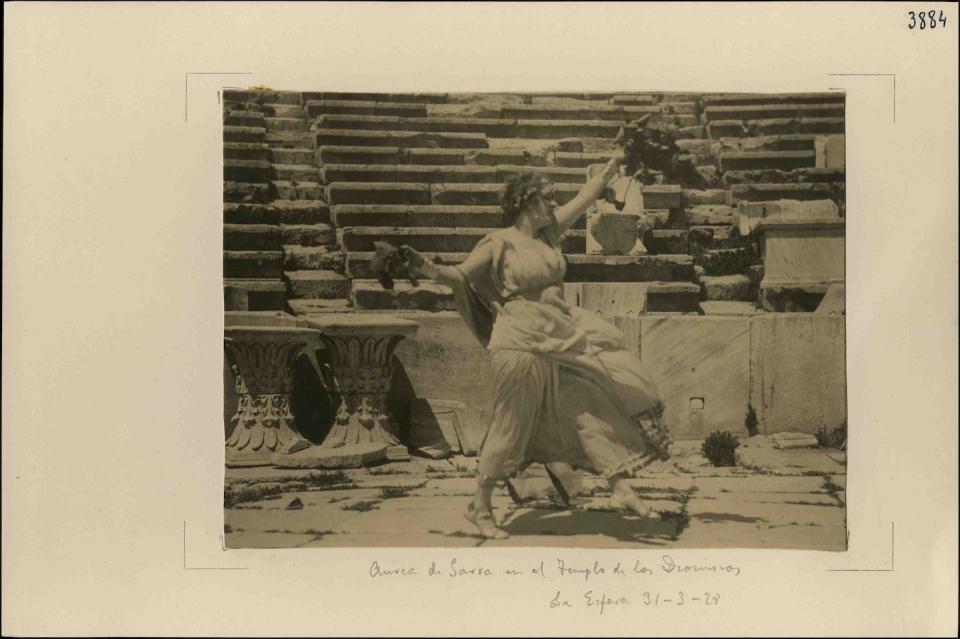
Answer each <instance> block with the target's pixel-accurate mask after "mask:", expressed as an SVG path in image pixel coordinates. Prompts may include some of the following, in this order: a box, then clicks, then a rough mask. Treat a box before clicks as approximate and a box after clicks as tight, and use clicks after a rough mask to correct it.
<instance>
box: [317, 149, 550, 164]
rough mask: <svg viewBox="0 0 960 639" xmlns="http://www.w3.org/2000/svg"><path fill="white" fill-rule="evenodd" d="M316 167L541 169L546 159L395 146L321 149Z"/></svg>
mask: <svg viewBox="0 0 960 639" xmlns="http://www.w3.org/2000/svg"><path fill="white" fill-rule="evenodd" d="M317 162H318V163H320V164H359V165H376V164H388V165H396V164H428V165H444V166H450V165H456V166H460V165H469V166H473V165H483V166H490V165H496V164H508V165H515V166H516V165H524V166H542V165H544V164H546V160H545V159H544V157H543V156H541V155H534V154H532V153H530V152H528V151H523V150H520V149H487V148H483V149H439V148H405V147H398V146H335V145H334V146H331V145H327V146H321V147H319V149H318V150H317Z"/></svg>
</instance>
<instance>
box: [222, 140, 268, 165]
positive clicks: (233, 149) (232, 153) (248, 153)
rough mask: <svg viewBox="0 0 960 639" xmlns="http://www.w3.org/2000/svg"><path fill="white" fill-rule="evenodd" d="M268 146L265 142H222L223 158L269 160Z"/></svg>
mask: <svg viewBox="0 0 960 639" xmlns="http://www.w3.org/2000/svg"><path fill="white" fill-rule="evenodd" d="M270 158H271V154H270V147H269V146H268V145H267V144H266V143H265V142H224V143H223V159H224V160H261V161H264V162H269V161H270Z"/></svg>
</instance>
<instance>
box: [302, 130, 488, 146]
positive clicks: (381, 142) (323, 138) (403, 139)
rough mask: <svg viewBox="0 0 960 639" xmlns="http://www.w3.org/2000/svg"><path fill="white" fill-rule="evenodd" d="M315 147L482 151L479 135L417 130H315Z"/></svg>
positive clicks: (483, 140) (484, 140) (483, 141)
mask: <svg viewBox="0 0 960 639" xmlns="http://www.w3.org/2000/svg"><path fill="white" fill-rule="evenodd" d="M313 135H314V137H315V141H316V146H317V147H321V146H326V145H333V146H379V147H383V146H396V147H420V148H442V149H485V148H487V146H488V144H487V136H485V135H483V134H482V133H424V132H418V131H375V130H374V131H371V130H359V129H318V130H317V131H315V132H314V133H313Z"/></svg>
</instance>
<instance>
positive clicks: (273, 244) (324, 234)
mask: <svg viewBox="0 0 960 639" xmlns="http://www.w3.org/2000/svg"><path fill="white" fill-rule="evenodd" d="M335 242H336V231H335V230H334V228H333V227H331V226H330V225H329V224H224V225H223V248H224V250H227V251H280V250H281V248H282V246H283V245H284V244H300V245H302V246H324V245H329V244H333V243H335Z"/></svg>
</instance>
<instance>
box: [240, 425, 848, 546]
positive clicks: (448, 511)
mask: <svg viewBox="0 0 960 639" xmlns="http://www.w3.org/2000/svg"><path fill="white" fill-rule="evenodd" d="M754 439H756V438H754ZM747 441H748V442H749V441H750V440H747ZM699 446H700V442H699V441H681V442H677V444H676V445H675V449H674V457H673V459H671V460H670V461H669V462H665V463H663V464H662V465H661V466H659V467H657V468H654V469H650V471H649V472H645V473H644V474H643V475H642V476H641V477H638V478H637V479H634V480H631V483H632V484H633V486H634V489H635V490H636V491H637V493H638V495H640V496H641V498H643V499H644V500H645V501H647V502H648V503H649V504H650V505H651V506H652V507H653V508H654V509H655V510H657V511H660V512H661V513H662V515H661V518H660V519H645V518H641V517H638V516H634V515H629V514H624V513H621V512H617V511H613V510H611V509H610V508H608V507H607V503H606V502H607V498H608V497H609V494H610V493H609V489H608V488H607V485H606V482H605V481H604V480H602V479H601V478H598V477H593V476H586V477H584V480H583V483H582V486H581V488H580V491H579V494H578V495H577V496H576V498H575V499H574V503H573V504H572V505H571V507H570V508H564V507H563V506H561V505H560V504H559V503H558V502H557V500H556V499H555V497H554V496H553V492H552V488H550V484H549V481H548V480H547V478H546V476H545V474H544V473H543V470H542V467H541V466H534V467H532V468H531V469H530V470H529V471H528V472H527V474H526V476H525V477H526V479H527V482H526V484H525V488H526V490H525V492H524V494H525V495H531V496H532V497H531V499H529V500H528V501H526V502H524V503H523V504H522V505H517V504H514V502H513V501H512V500H511V498H510V497H509V495H508V494H507V492H506V490H505V489H497V492H496V493H495V494H494V507H495V509H496V515H497V517H498V518H499V519H502V521H503V527H504V528H505V529H506V530H507V531H508V532H509V533H510V534H511V537H510V538H509V539H506V540H500V541H491V540H484V539H482V538H481V537H480V536H479V535H477V534H476V531H475V529H473V527H472V526H471V525H470V524H469V523H468V522H467V521H466V520H465V519H464V518H463V515H462V513H463V510H464V507H465V506H466V504H467V502H468V501H469V500H470V497H471V496H472V494H473V490H474V486H475V480H474V478H473V477H474V473H473V470H474V467H475V464H476V458H472V457H462V456H457V457H452V458H450V459H447V460H440V461H436V460H426V459H420V458H413V459H412V460H411V461H407V462H393V463H389V464H385V465H383V466H379V467H374V468H366V469H358V470H346V471H317V470H298V469H277V468H269V467H259V468H228V469H227V476H226V492H225V504H226V506H227V507H226V509H225V532H226V535H225V538H226V544H227V546H228V547H230V548H313V547H344V546H361V547H362V546H376V547H399V546H408V547H409V546H414V547H459V546H484V547H486V546H538V547H570V548H654V547H657V548H666V547H678V548H679V547H685V548H721V547H732V548H761V547H771V548H795V549H821V550H843V549H845V547H846V506H845V502H846V492H845V486H846V460H845V453H843V452H840V451H836V450H826V449H817V448H809V449H795V450H774V449H770V448H766V447H763V446H757V445H756V444H755V445H754V446H753V447H752V448H753V450H752V451H751V452H752V453H753V456H752V457H750V460H751V464H749V465H748V466H747V467H735V468H714V467H712V466H710V464H709V462H707V460H706V459H704V458H703V457H702V456H700V454H699ZM746 448H751V447H750V446H747V447H746ZM758 450H762V451H763V453H762V455H761V454H757V452H756V451H758Z"/></svg>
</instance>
